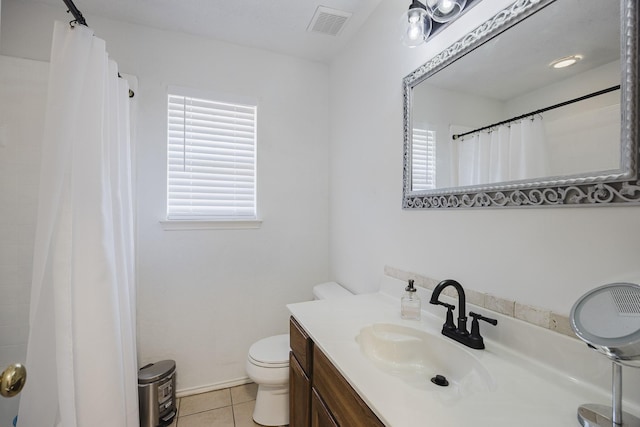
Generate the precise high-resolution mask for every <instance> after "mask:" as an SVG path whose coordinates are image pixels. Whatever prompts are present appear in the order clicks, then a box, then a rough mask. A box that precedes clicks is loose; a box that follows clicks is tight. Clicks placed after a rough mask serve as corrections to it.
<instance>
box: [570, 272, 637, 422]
mask: <svg viewBox="0 0 640 427" xmlns="http://www.w3.org/2000/svg"><path fill="white" fill-rule="evenodd" d="M569 317H570V322H571V328H573V331H574V332H575V333H576V335H577V336H578V338H580V339H581V340H583V341H584V342H586V343H587V345H589V347H591V348H593V349H594V350H596V351H598V352H600V353H602V354H604V355H605V356H607V357H609V358H610V359H612V360H613V363H612V365H613V375H612V384H611V394H612V399H611V402H612V405H611V406H607V405H601V404H593V403H589V404H585V405H582V406H580V407H579V408H578V421H579V422H580V425H582V426H583V427H618V426H623V427H640V418H638V417H636V416H634V415H632V414H629V413H627V412H623V411H622V366H621V365H623V364H624V365H627V366H632V367H640V286H639V285H636V284H633V283H610V284H608V285H604V286H600V287H598V288H595V289H593V290H591V291H589V292H587V293H586V294H584V295H583V296H582V297H580V298H579V299H578V301H576V303H575V304H574V305H573V307H572V308H571V314H570V316H569Z"/></svg>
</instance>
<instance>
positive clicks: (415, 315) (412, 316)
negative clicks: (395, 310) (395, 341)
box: [400, 279, 421, 320]
mask: <svg viewBox="0 0 640 427" xmlns="http://www.w3.org/2000/svg"><path fill="white" fill-rule="evenodd" d="M404 290H405V291H406V292H405V294H404V296H403V297H402V299H401V300H400V317H402V318H403V319H407V320H420V308H421V307H420V298H418V295H417V294H416V288H414V287H413V280H411V279H409V285H408V286H407V287H406V288H404Z"/></svg>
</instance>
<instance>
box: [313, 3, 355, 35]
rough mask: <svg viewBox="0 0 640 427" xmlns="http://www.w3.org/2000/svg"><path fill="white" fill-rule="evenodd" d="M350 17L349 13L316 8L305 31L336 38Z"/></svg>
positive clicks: (321, 7)
mask: <svg viewBox="0 0 640 427" xmlns="http://www.w3.org/2000/svg"><path fill="white" fill-rule="evenodd" d="M350 17H351V13H350V12H345V11H343V10H337V9H331V8H329V7H324V6H318V8H317V9H316V13H315V15H313V18H311V22H310V23H309V26H308V27H307V31H309V32H311V33H321V34H328V35H330V36H337V35H338V34H340V31H342V28H344V24H345V23H346V22H347V19H349V18H350Z"/></svg>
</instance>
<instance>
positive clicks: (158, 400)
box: [138, 360, 176, 427]
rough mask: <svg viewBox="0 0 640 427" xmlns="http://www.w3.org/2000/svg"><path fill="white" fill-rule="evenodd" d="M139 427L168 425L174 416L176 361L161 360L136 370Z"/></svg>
mask: <svg viewBox="0 0 640 427" xmlns="http://www.w3.org/2000/svg"><path fill="white" fill-rule="evenodd" d="M138 399H139V401H140V427H158V426H162V427H164V426H168V425H169V424H171V422H172V421H173V419H174V418H175V417H176V362H175V361H173V360H162V361H160V362H157V363H150V364H148V365H146V366H143V367H142V368H140V370H139V371H138Z"/></svg>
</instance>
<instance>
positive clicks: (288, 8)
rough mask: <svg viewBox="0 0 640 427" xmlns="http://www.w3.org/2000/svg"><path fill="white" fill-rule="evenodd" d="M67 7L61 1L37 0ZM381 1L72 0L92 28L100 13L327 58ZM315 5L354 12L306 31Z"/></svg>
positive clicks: (116, 18)
mask: <svg viewBox="0 0 640 427" xmlns="http://www.w3.org/2000/svg"><path fill="white" fill-rule="evenodd" d="M37 1H39V2H42V3H47V4H50V5H54V6H59V7H60V8H64V9H66V6H65V4H64V3H63V1H62V0H37ZM380 1H381V0H74V3H75V5H76V7H77V8H78V9H79V10H80V11H81V12H82V14H83V16H84V17H85V19H86V20H87V23H88V24H89V26H91V17H92V16H101V17H106V18H110V19H115V20H119V21H125V22H129V23H132V24H141V25H145V26H149V27H153V28H158V29H163V30H172V31H180V32H186V33H191V34H196V35H200V36H204V37H209V38H213V39H217V40H223V41H227V42H230V43H235V44H240V45H244V46H250V47H256V48H261V49H267V50H271V51H275V52H278V53H284V54H288V55H293V56H297V57H302V58H307V59H312V60H317V61H323V62H326V61H328V60H330V59H331V58H332V57H333V56H334V55H336V54H337V53H338V52H339V51H340V49H341V48H342V47H343V46H344V45H345V44H346V42H347V41H348V40H349V39H350V38H351V37H352V36H353V35H354V34H355V33H356V32H357V30H358V28H359V27H360V26H361V25H362V24H363V23H364V22H365V21H366V19H367V17H368V16H369V14H370V13H371V12H372V11H373V10H374V9H375V8H376V6H377V5H378V4H379V3H380ZM318 6H325V7H329V8H332V9H337V10H341V11H345V12H350V13H352V14H353V15H352V16H351V17H350V18H349V19H348V20H347V22H346V24H345V26H344V28H343V30H342V32H341V33H340V34H339V35H338V36H329V35H325V34H318V33H310V32H307V26H308V24H309V22H310V21H311V18H312V17H313V15H314V13H315V11H316V9H317V7H318Z"/></svg>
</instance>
